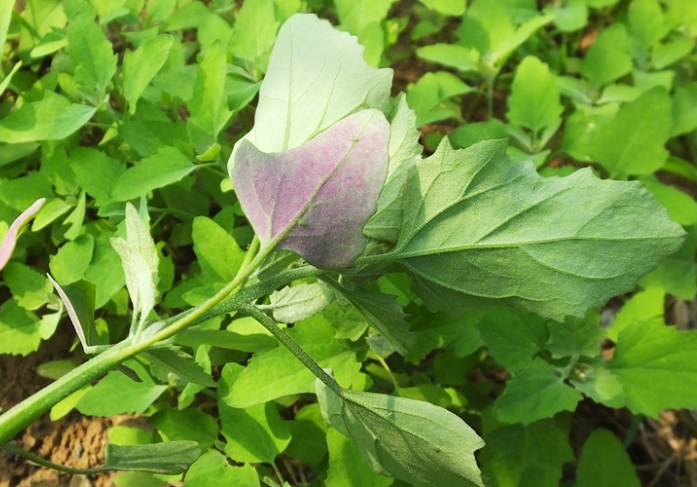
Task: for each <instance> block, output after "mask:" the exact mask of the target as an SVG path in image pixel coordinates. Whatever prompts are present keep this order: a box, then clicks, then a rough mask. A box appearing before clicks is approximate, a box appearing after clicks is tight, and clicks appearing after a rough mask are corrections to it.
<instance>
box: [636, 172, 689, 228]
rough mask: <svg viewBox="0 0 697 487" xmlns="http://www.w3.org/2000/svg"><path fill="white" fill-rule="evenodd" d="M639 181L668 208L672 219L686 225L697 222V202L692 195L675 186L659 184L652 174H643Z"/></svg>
mask: <svg viewBox="0 0 697 487" xmlns="http://www.w3.org/2000/svg"><path fill="white" fill-rule="evenodd" d="M641 182H642V183H644V186H646V189H648V190H649V191H651V193H652V194H653V195H654V197H655V198H656V200H657V201H658V202H659V203H660V204H662V205H663V206H665V207H666V208H667V209H668V214H669V215H670V217H671V218H672V219H673V221H676V222H678V223H679V224H681V225H683V226H686V227H687V226H691V225H694V224H695V223H697V202H695V200H694V198H693V197H691V196H689V195H688V194H686V193H684V192H682V191H680V190H679V189H678V188H676V187H675V186H669V185H666V184H661V183H660V182H658V179H657V178H656V177H654V176H645V177H643V178H641Z"/></svg>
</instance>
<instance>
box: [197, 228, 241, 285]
mask: <svg viewBox="0 0 697 487" xmlns="http://www.w3.org/2000/svg"><path fill="white" fill-rule="evenodd" d="M191 238H192V239H193V240H194V252H196V257H198V262H199V264H200V265H201V271H202V273H203V276H204V278H205V279H206V280H207V281H212V282H221V283H227V282H230V281H232V280H233V279H234V278H235V275H236V274H237V271H238V270H239V268H240V266H241V265H242V261H243V260H244V251H243V250H242V249H241V248H240V246H239V245H237V242H236V241H235V239H234V238H232V237H231V236H230V234H229V233H227V232H226V231H225V230H224V229H223V228H222V227H221V226H220V225H218V224H217V223H215V222H214V221H213V220H211V219H210V218H206V217H204V216H197V217H196V218H194V224H193V229H192V232H191Z"/></svg>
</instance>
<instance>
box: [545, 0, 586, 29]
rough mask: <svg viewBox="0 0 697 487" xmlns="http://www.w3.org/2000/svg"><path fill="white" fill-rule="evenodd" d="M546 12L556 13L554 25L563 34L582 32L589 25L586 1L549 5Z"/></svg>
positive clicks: (569, 1)
mask: <svg viewBox="0 0 697 487" xmlns="http://www.w3.org/2000/svg"><path fill="white" fill-rule="evenodd" d="M545 12H552V13H554V24H555V25H556V26H557V27H558V28H559V30H560V31H562V32H573V31H576V30H580V29H583V28H584V27H585V26H586V25H587V24H588V6H587V5H586V0H564V1H563V2H562V3H561V4H552V5H549V6H548V7H546V8H545Z"/></svg>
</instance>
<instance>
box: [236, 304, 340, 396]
mask: <svg viewBox="0 0 697 487" xmlns="http://www.w3.org/2000/svg"><path fill="white" fill-rule="evenodd" d="M238 309H239V310H240V311H242V312H243V313H245V314H247V315H249V316H251V317H252V318H254V319H255V320H257V321H258V322H259V323H261V324H262V325H263V326H264V328H266V329H267V330H269V331H270V332H271V333H272V334H273V336H275V337H276V338H277V339H278V341H279V342H281V343H282V344H283V346H285V347H286V348H287V349H288V350H290V352H291V353H292V354H293V355H295V357H296V358H297V359H298V360H300V361H301V362H302V364H303V365H304V366H305V367H307V368H308V369H310V371H311V372H312V373H313V374H315V377H317V378H318V379H319V380H321V381H322V382H324V384H325V385H326V386H327V387H329V388H330V389H331V390H332V391H334V392H335V393H336V395H337V396H340V397H343V395H344V390H343V388H342V387H341V386H340V385H339V383H338V382H337V381H335V380H334V378H333V377H331V376H330V375H329V374H327V373H326V372H325V371H324V369H322V367H320V365H319V364H318V363H317V362H315V361H314V360H313V359H312V357H310V356H309V355H308V354H307V352H305V350H303V349H302V348H301V347H300V345H298V344H297V343H296V342H295V340H293V339H292V338H291V337H290V336H289V335H288V334H287V333H286V332H285V331H283V330H282V329H281V327H280V326H278V324H277V323H276V322H275V321H274V320H273V319H271V318H269V317H268V316H267V315H266V314H264V313H262V312H261V311H259V309H257V308H256V307H254V306H249V305H246V306H240V307H239V308H238Z"/></svg>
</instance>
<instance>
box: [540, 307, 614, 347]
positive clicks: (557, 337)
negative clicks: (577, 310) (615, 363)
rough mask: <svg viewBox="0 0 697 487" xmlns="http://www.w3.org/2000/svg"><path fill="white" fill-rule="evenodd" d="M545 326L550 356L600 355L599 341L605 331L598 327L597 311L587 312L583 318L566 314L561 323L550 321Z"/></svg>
mask: <svg viewBox="0 0 697 487" xmlns="http://www.w3.org/2000/svg"><path fill="white" fill-rule="evenodd" d="M547 326H548V327H549V334H550V340H549V344H548V345H547V350H549V351H550V352H552V357H554V358H560V357H572V356H574V355H584V356H586V357H591V358H592V357H597V356H598V355H600V342H601V341H602V340H603V337H604V336H605V331H604V330H603V329H602V328H600V319H599V316H598V313H597V312H589V313H588V314H587V315H586V317H585V318H575V317H573V316H567V318H566V319H565V320H564V322H563V323H560V322H558V321H550V322H548V323H547Z"/></svg>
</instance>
